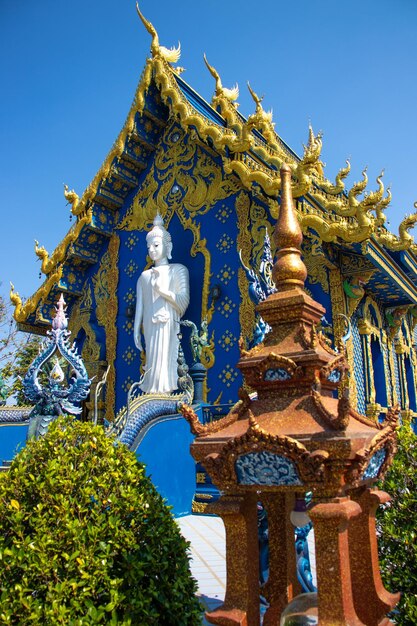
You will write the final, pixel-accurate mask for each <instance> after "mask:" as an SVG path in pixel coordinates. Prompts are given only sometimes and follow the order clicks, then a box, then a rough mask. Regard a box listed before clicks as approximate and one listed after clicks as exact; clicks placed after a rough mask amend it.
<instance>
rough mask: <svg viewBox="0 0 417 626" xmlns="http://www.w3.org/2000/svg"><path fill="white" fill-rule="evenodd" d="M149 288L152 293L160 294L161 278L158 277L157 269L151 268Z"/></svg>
mask: <svg viewBox="0 0 417 626" xmlns="http://www.w3.org/2000/svg"><path fill="white" fill-rule="evenodd" d="M151 287H152V289H153V290H154V291H156V292H157V293H160V289H161V277H160V275H159V272H158V270H157V269H155V268H152V273H151Z"/></svg>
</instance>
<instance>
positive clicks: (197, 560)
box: [177, 515, 316, 624]
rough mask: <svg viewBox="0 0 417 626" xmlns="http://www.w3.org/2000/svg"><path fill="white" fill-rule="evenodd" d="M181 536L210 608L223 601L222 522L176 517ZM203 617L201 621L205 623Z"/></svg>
mask: <svg viewBox="0 0 417 626" xmlns="http://www.w3.org/2000/svg"><path fill="white" fill-rule="evenodd" d="M177 523H178V524H179V526H180V528H181V532H182V534H183V536H184V537H185V538H186V539H187V540H188V541H189V542H190V543H191V572H192V574H193V576H194V578H195V579H196V580H197V583H198V590H199V597H200V599H201V602H202V604H203V605H204V606H205V607H206V609H207V610H210V611H212V610H213V609H215V608H216V607H217V606H219V605H220V604H221V603H222V602H223V600H224V594H225V591H226V559H225V535H224V525H223V522H222V520H221V519H220V518H219V517H214V516H210V515H187V516H185V517H180V518H178V519H177ZM308 539H309V541H308V544H309V551H310V561H311V570H312V574H313V580H314V581H315V580H316V567H315V566H316V563H315V554H314V534H313V531H311V532H310V534H309V538H308ZM207 623H208V622H206V621H205V620H204V621H203V624H207Z"/></svg>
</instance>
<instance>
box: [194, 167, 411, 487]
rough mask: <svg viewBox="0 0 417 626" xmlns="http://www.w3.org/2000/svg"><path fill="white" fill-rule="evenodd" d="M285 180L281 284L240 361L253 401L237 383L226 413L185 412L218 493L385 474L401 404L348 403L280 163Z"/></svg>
mask: <svg viewBox="0 0 417 626" xmlns="http://www.w3.org/2000/svg"><path fill="white" fill-rule="evenodd" d="M281 179H282V190H281V205H280V213H279V218H278V222H277V224H276V228H275V239H276V244H277V249H278V253H277V261H276V263H275V265H274V267H273V271H272V274H273V279H274V282H275V284H276V287H277V289H278V291H277V292H276V293H274V294H272V295H270V296H268V298H266V300H264V301H263V302H261V303H259V305H258V307H257V311H258V313H259V314H260V315H261V316H262V318H263V319H264V320H265V321H266V322H267V323H268V324H269V326H270V327H271V330H270V332H269V333H268V334H267V335H266V337H265V342H264V343H261V344H259V345H257V346H255V347H254V348H252V349H251V350H249V351H246V350H243V349H242V351H241V358H240V361H239V363H238V364H237V365H238V367H239V369H240V370H241V371H242V374H243V378H244V381H245V388H246V389H251V390H253V391H255V392H256V398H253V397H250V396H249V395H248V393H247V392H246V391H244V389H242V390H241V392H240V393H241V399H240V401H239V403H238V404H237V405H235V407H234V408H233V409H232V410H231V412H230V413H229V414H228V415H227V416H226V417H224V418H223V419H221V420H219V421H218V422H213V423H211V424H208V425H202V424H200V423H199V422H198V420H197V416H196V414H195V413H194V412H193V410H192V409H191V408H190V407H183V409H182V410H183V414H184V416H185V417H186V419H188V421H189V422H190V424H191V427H192V430H193V432H194V434H196V435H197V437H196V439H195V441H194V443H193V444H192V446H191V451H192V454H193V456H194V458H195V460H196V461H197V462H199V463H202V464H203V465H204V466H205V467H206V469H207V471H208V473H209V475H210V478H211V480H212V481H213V482H214V483H215V484H216V485H217V486H218V488H219V489H220V490H221V491H222V492H223V493H227V492H229V491H231V492H233V493H235V494H236V493H238V494H239V493H244V492H246V491H247V490H248V489H252V490H254V491H256V490H258V489H261V488H263V489H266V490H268V489H272V490H276V489H282V490H284V491H285V490H292V491H294V489H297V488H298V489H301V490H303V489H304V490H305V491H309V490H313V492H314V494H315V496H317V495H319V496H320V497H341V496H344V495H346V493H348V491H349V490H351V489H353V488H355V487H358V486H359V485H367V484H369V483H371V482H373V481H375V479H376V477H381V476H382V475H383V473H384V471H385V470H386V468H387V467H388V466H389V464H390V463H391V460H392V457H393V453H394V450H395V437H396V435H395V432H396V424H397V421H398V414H399V411H398V409H390V410H389V411H388V414H387V416H386V419H385V421H384V422H383V423H379V422H378V420H377V419H376V418H375V419H370V418H368V417H366V416H365V415H361V414H359V413H358V412H357V411H355V410H354V409H353V407H352V406H351V404H350V401H349V391H348V369H349V367H348V363H347V359H346V356H345V354H344V349H343V345H341V346H339V347H338V350H334V349H332V348H331V347H330V346H329V345H328V343H327V341H326V340H325V338H324V337H323V335H321V334H320V333H317V330H316V328H317V326H318V324H319V322H320V319H321V318H322V317H323V315H324V313H325V310H324V309H323V307H322V306H321V305H320V304H319V303H318V302H316V301H315V300H313V299H312V298H311V297H310V296H309V295H308V294H307V293H306V292H305V291H304V289H303V287H304V281H305V279H306V277H307V270H306V267H305V265H304V263H303V261H302V260H301V242H302V234H301V230H300V227H299V224H298V220H297V218H296V215H295V211H294V208H293V200H292V196H291V169H290V167H289V166H287V165H285V164H284V166H283V167H282V168H281Z"/></svg>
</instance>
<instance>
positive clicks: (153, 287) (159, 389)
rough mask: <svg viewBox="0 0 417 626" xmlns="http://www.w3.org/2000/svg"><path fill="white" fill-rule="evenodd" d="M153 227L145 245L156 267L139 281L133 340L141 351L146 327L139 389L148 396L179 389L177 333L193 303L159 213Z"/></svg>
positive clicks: (145, 272) (185, 278)
mask: <svg viewBox="0 0 417 626" xmlns="http://www.w3.org/2000/svg"><path fill="white" fill-rule="evenodd" d="M153 224H154V225H153V228H152V230H150V231H149V233H148V234H147V236H146V243H147V247H148V254H149V256H150V258H151V260H152V261H153V263H154V266H153V267H152V268H150V269H148V270H145V271H144V272H142V274H141V275H140V276H139V279H138V282H137V287H136V314H135V325H134V340H135V345H136V347H137V349H138V350H140V351H142V350H143V346H142V340H141V327H142V326H143V335H144V338H145V354H146V361H145V374H144V376H143V379H142V381H141V383H140V388H141V389H142V391H144V392H145V393H169V392H171V391H174V390H175V389H177V387H178V384H177V381H178V374H177V358H178V347H179V339H178V333H179V332H180V319H181V317H182V316H183V315H184V313H185V311H186V309H187V307H188V303H189V301H190V287H189V277H188V270H187V268H186V267H185V266H184V265H181V264H179V263H169V259H171V252H172V241H171V235H170V234H169V232H168V231H167V230H166V229H165V228H164V225H163V220H162V218H161V216H160V215H159V214H157V215H156V217H155V219H154V222H153Z"/></svg>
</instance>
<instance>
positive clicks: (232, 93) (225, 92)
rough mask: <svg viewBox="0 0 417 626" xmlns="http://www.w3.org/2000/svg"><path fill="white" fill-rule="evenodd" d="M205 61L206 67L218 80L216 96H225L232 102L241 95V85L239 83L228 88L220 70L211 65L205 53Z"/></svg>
mask: <svg viewBox="0 0 417 626" xmlns="http://www.w3.org/2000/svg"><path fill="white" fill-rule="evenodd" d="M204 63H205V64H206V67H207V69H208V71H209V72H210V74H211V75H212V76H213V78H214V79H215V80H216V96H224V97H225V98H227V100H230V101H231V102H234V101H235V100H237V99H238V97H239V87H238V86H237V85H235V86H234V87H232V89H227V88H226V87H223V85H222V81H221V78H220V74H219V72H218V71H217V70H216V68H215V67H213V66H212V65H210V63H209V62H208V61H207V57H206V55H205V54H204Z"/></svg>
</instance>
